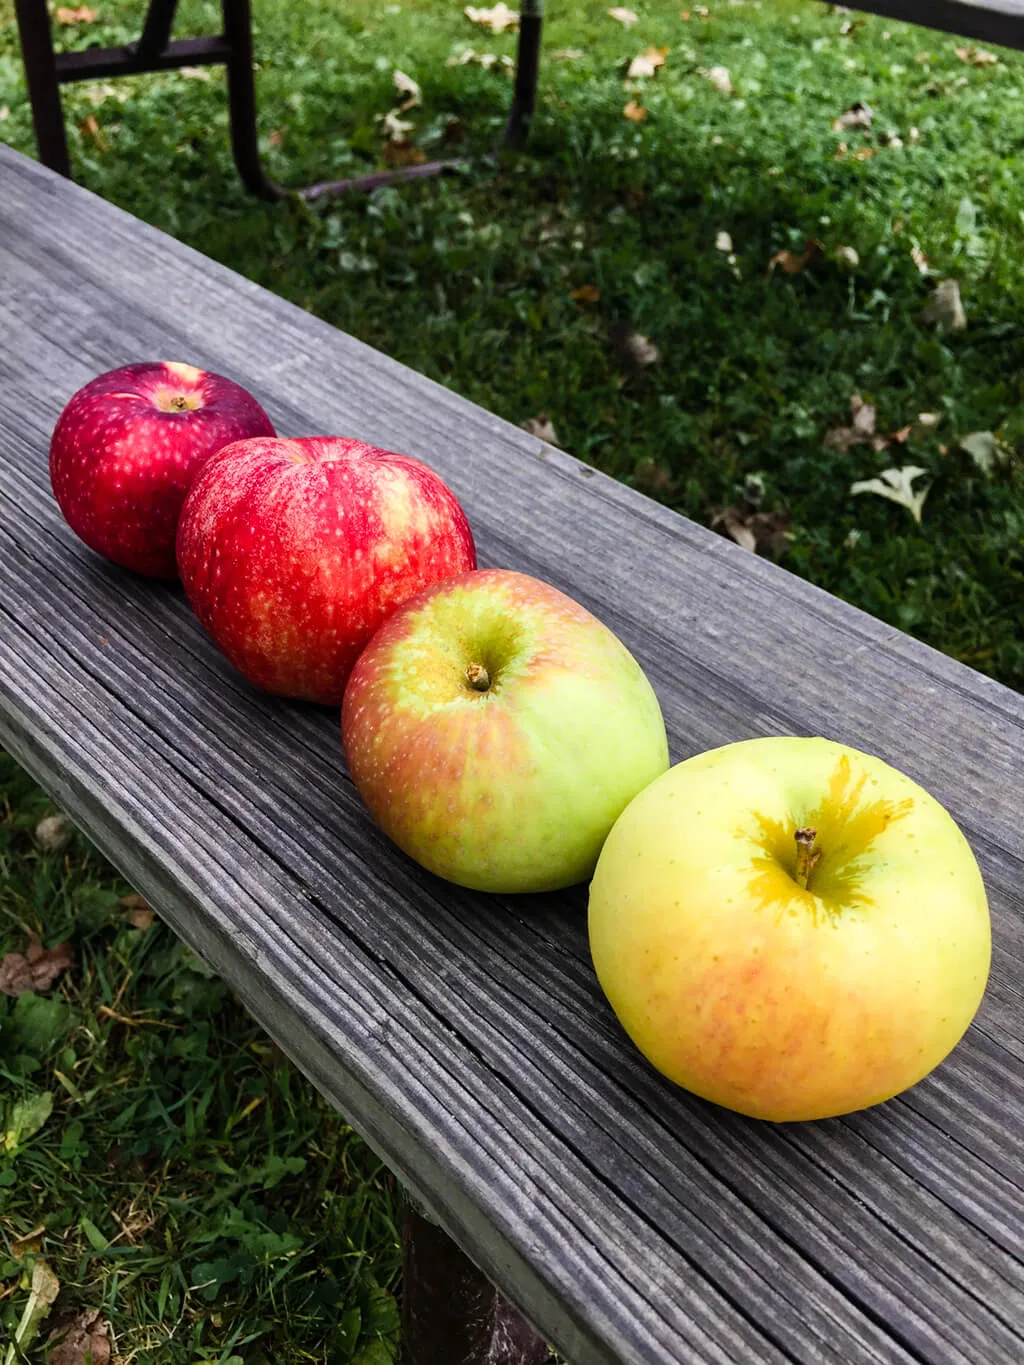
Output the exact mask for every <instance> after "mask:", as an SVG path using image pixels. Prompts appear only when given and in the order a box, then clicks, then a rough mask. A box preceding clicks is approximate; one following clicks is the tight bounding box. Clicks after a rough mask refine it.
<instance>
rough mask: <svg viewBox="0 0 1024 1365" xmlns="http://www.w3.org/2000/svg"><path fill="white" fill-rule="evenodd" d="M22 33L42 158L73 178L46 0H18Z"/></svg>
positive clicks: (33, 120) (50, 165) (44, 162)
mask: <svg viewBox="0 0 1024 1365" xmlns="http://www.w3.org/2000/svg"><path fill="white" fill-rule="evenodd" d="M14 10H15V14H16V15H17V18H18V34H19V36H20V38H21V51H22V56H23V57H24V61H25V80H26V83H27V85H28V97H29V102H30V103H31V105H32V125H33V127H34V128H35V133H36V146H37V147H38V148H39V160H40V161H41V162H42V163H43V165H44V166H49V168H50V170H51V171H56V172H57V174H58V175H66V176H67V177H68V178H69V179H70V177H71V158H70V157H69V156H68V140H67V136H66V134H65V132H64V111H63V109H62V108H61V103H60V85H59V82H58V80H57V60H56V57H55V56H54V52H53V35H52V34H51V33H50V16H49V14H48V13H47V11H46V0H14Z"/></svg>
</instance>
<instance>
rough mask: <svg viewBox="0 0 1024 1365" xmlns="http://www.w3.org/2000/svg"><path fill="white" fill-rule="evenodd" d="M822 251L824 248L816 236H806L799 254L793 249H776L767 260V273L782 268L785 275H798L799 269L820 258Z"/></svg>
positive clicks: (805, 267)
mask: <svg viewBox="0 0 1024 1365" xmlns="http://www.w3.org/2000/svg"><path fill="white" fill-rule="evenodd" d="M823 251H824V248H823V247H822V245H821V243H820V242H819V241H818V240H817V239H816V238H813V237H808V239H807V241H806V242H805V243H804V249H803V251H801V252H800V253H799V255H798V254H797V253H796V252H795V251H776V253H775V255H774V256H773V257H772V258H771V260H770V261H769V262H768V273H769V275H771V274H774V273H775V271H776V270H778V269H782V270H784V271H785V272H786V274H787V275H799V274H800V271H801V270H806V269H807V267H808V266H809V265H813V264H814V263H815V261H818V260H820V259H821V256H822V252H823Z"/></svg>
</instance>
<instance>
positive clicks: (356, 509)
mask: <svg viewBox="0 0 1024 1365" xmlns="http://www.w3.org/2000/svg"><path fill="white" fill-rule="evenodd" d="M475 567H476V551H475V549H474V546H473V535H472V532H471V531H470V529H469V523H468V522H467V521H466V517H465V515H464V513H463V511H462V508H461V507H460V506H459V504H458V502H457V500H456V498H455V494H454V493H453V492H452V491H451V489H450V488H449V487H448V485H447V484H446V483H444V482H443V481H442V480H441V478H439V476H438V475H437V474H435V473H434V471H433V470H432V469H430V468H429V467H428V466H427V465H425V464H422V463H421V462H420V461H419V460H414V459H412V458H411V457H410V456H407V455H396V454H394V453H392V452H391V451H387V450H378V449H377V448H376V447H375V446H371V445H366V444H365V442H363V441H356V440H351V439H349V438H348V437H343V436H310V437H305V438H303V439H301V440H264V439H257V440H251V441H241V442H239V443H238V444H236V445H233V446H230V447H229V448H228V449H227V450H223V451H221V453H220V454H219V455H215V456H214V457H213V459H212V460H210V461H209V463H208V464H206V465H205V466H204V468H203V469H202V471H201V472H200V474H199V475H198V477H197V478H196V481H195V483H194V484H193V485H192V489H191V491H190V492H189V495H188V497H187V498H186V500H185V506H184V508H183V509H182V513H181V521H180V523H179V526H178V569H179V571H180V573H181V581H182V583H183V584H184V585H185V591H186V593H187V594H188V597H189V601H190V602H191V603H192V606H193V607H194V608H195V612H196V615H197V616H198V617H199V620H200V621H201V622H202V624H203V626H204V627H205V628H206V630H207V631H208V632H209V633H210V635H211V636H212V637H213V639H214V640H215V641H216V642H217V644H218V645H219V646H220V647H221V649H222V650H223V651H224V653H225V654H226V655H227V657H228V658H229V659H230V660H231V662H232V663H233V664H234V665H235V667H236V668H238V669H239V670H240V671H241V672H242V673H244V674H245V676H246V677H247V678H249V680H250V681H251V682H253V683H255V684H256V686H257V687H262V688H264V689H265V690H266V691H268V692H276V693H278V694H279V695H281V696H285V697H297V698H300V699H302V700H305V701H316V702H323V703H325V704H327V705H333V706H337V705H340V703H341V698H342V694H343V692H344V690H345V683H346V681H347V679H348V675H349V673H350V672H351V670H352V666H353V664H354V663H355V661H356V659H357V657H358V656H359V653H360V651H361V650H362V648H363V646H364V645H365V644H366V642H367V640H369V638H370V636H371V635H372V634H373V633H374V631H375V630H376V629H377V627H378V626H379V625H380V624H381V622H382V621H383V620H384V619H385V617H387V616H388V615H389V614H390V613H391V612H392V611H393V610H394V609H395V608H396V607H397V606H399V605H400V604H401V603H402V602H404V601H406V600H407V599H408V598H410V597H412V596H413V594H414V593H417V592H419V591H421V589H423V588H425V587H427V586H429V585H430V584H431V583H436V582H438V581H439V580H440V579H444V578H449V577H451V575H453V574H458V573H464V572H465V571H466V570H468V569H473V568H475Z"/></svg>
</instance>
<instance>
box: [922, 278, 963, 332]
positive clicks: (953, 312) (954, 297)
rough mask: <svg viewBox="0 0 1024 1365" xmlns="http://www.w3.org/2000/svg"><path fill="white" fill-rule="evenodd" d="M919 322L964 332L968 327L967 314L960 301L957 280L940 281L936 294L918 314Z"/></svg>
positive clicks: (936, 287)
mask: <svg viewBox="0 0 1024 1365" xmlns="http://www.w3.org/2000/svg"><path fill="white" fill-rule="evenodd" d="M917 316H918V321H920V322H923V323H925V324H927V323H935V324H936V325H937V326H939V327H948V328H949V330H950V331H951V332H962V331H963V329H964V328H965V327H966V326H967V314H966V313H965V312H964V306H963V303H962V301H961V299H960V285H959V282H958V281H957V280H940V281H939V283H938V284H937V285H936V286H935V293H934V294H933V295H932V296H931V298H930V299H929V300H928V302H927V303H926V304H925V306H924V307H923V308H922V309H921V311H920V313H918V315H917Z"/></svg>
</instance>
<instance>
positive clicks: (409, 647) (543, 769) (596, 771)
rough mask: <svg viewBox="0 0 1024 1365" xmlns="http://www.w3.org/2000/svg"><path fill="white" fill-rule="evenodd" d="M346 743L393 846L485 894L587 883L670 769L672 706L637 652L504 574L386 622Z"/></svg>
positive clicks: (435, 591)
mask: <svg viewBox="0 0 1024 1365" xmlns="http://www.w3.org/2000/svg"><path fill="white" fill-rule="evenodd" d="M342 737H343V741H344V746H345V755H346V759H347V762H348V766H349V771H350V773H351V774H352V779H353V781H354V782H355V785H356V787H357V788H358V790H359V792H360V794H361V796H362V797H363V800H364V801H365V802H366V805H367V807H368V808H369V810H370V813H371V814H372V815H373V817H374V819H375V820H376V821H377V822H378V824H379V825H380V826H381V828H382V829H383V830H384V832H385V833H386V834H387V835H388V836H389V838H391V839H392V840H393V841H394V842H395V843H396V844H397V845H398V846H399V848H401V849H402V850H403V851H404V852H406V853H408V854H409V855H410V857H412V858H415V859H416V861H417V862H419V863H421V864H422V865H423V866H424V867H426V868H428V869H429V870H430V871H431V872H435V873H437V875H438V876H441V877H445V878H447V879H448V880H449V881H452V882H457V883H458V884H459V885H461V886H468V887H472V888H474V889H475V890H479V891H500V892H524V891H552V890H556V889H558V888H560V887H565V886H571V885H573V884H574V883H576V882H580V881H585V880H586V879H587V878H588V877H589V876H590V875H591V873H592V872H593V870H594V865H595V863H596V862H597V857H598V854H599V853H600V851H601V845H602V844H603V843H604V840H605V838H606V836H607V834H608V831H609V830H610V829H611V827H612V825H613V824H614V823H615V821H616V819H617V818H618V816H619V815H620V814H621V812H622V811H623V809H624V808H625V806H626V805H627V804H628V802H629V801H631V800H632V798H633V797H634V796H635V795H636V794H637V792H639V791H641V790H642V789H643V788H644V787H646V786H647V784H648V783H649V782H652V781H653V780H654V778H656V777H658V776H659V774H661V773H663V772H665V770H666V768H667V767H668V744H667V741H666V738H665V724H664V721H663V719H662V715H661V708H660V706H659V705H658V700H657V698H656V696H655V695H654V691H653V689H652V688H651V685H650V683H649V682H648V680H647V678H646V677H645V676H644V673H643V671H642V670H641V668H640V666H639V664H638V663H637V662H636V660H635V659H634V658H633V656H632V655H631V654H630V653H629V651H628V650H627V649H626V647H625V645H624V644H622V642H621V641H620V640H619V639H618V638H617V636H615V635H614V634H613V633H612V632H611V631H610V630H609V629H608V628H607V626H605V625H603V624H602V623H601V622H600V621H599V620H597V618H596V617H594V616H592V615H591V614H590V613H589V612H588V611H586V610H585V609H584V608H583V607H582V606H580V605H579V603H577V602H574V601H573V600H572V599H571V598H570V597H567V596H566V595H565V594H564V593H561V592H559V591H558V589H557V588H554V587H552V586H551V585H550V584H548V583H543V582H541V581H540V580H539V579H536V578H531V577H529V576H527V575H526V574H521V573H514V572H512V571H510V570H504V569H481V570H476V571H474V572H470V573H465V574H460V575H458V576H457V577H453V578H450V579H447V580H446V581H444V582H442V583H439V584H435V585H434V586H433V587H431V588H428V589H427V590H426V591H424V592H422V593H420V594H419V595H418V596H416V597H414V598H412V599H411V600H410V601H409V602H407V603H405V604H404V605H403V606H402V607H400V608H399V609H398V611H396V612H395V613H394V614H393V615H392V616H391V617H390V618H389V619H388V620H387V621H386V622H385V623H384V625H383V626H381V628H380V629H379V630H378V631H377V633H376V635H374V637H373V639H372V640H371V641H370V643H369V645H368V646H367V647H366V649H365V650H364V652H363V653H362V655H361V656H360V658H359V660H358V661H357V663H356V666H355V669H354V670H353V672H352V676H351V678H350V679H349V683H348V687H347V688H346V691H345V699H344V703H343V706H342Z"/></svg>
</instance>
